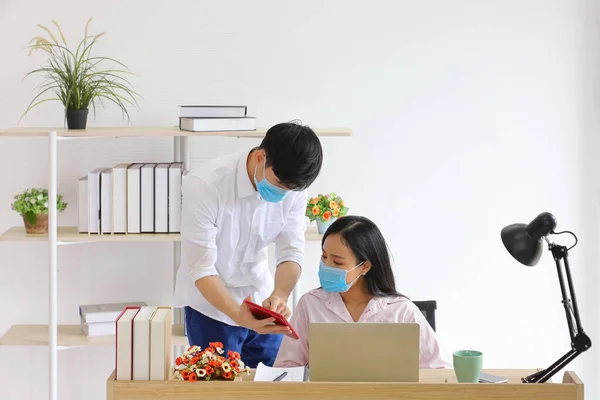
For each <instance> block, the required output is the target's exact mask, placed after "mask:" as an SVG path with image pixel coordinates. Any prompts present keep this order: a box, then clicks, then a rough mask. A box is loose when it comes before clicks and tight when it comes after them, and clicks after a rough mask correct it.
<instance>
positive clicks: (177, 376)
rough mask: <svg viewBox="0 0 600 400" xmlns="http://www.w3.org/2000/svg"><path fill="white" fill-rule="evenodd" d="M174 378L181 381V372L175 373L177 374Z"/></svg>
mask: <svg viewBox="0 0 600 400" xmlns="http://www.w3.org/2000/svg"><path fill="white" fill-rule="evenodd" d="M173 377H174V378H175V379H181V372H179V371H175V374H173Z"/></svg>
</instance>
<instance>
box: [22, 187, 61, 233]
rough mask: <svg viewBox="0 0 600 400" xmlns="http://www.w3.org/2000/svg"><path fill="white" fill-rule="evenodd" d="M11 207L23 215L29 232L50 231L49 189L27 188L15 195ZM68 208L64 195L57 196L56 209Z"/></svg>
mask: <svg viewBox="0 0 600 400" xmlns="http://www.w3.org/2000/svg"><path fill="white" fill-rule="evenodd" d="M14 199H15V201H14V202H13V203H12V204H11V205H10V206H11V208H12V209H13V210H14V211H16V212H17V213H19V214H21V216H23V220H24V222H25V228H26V230H27V232H28V233H44V231H45V232H47V231H48V190H46V189H37V188H33V189H27V190H25V191H24V192H22V193H19V194H17V195H15V197H14ZM66 208H67V203H65V202H64V201H63V197H62V195H57V196H56V209H57V210H58V211H59V212H61V211H64V210H65V209H66Z"/></svg>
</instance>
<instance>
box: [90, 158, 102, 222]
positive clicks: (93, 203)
mask: <svg viewBox="0 0 600 400" xmlns="http://www.w3.org/2000/svg"><path fill="white" fill-rule="evenodd" d="M102 170H103V168H96V169H95V170H93V171H91V172H88V231H89V233H99V232H100V192H101V187H100V184H101V182H100V173H101V172H102Z"/></svg>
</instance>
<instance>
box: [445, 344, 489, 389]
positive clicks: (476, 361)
mask: <svg viewBox="0 0 600 400" xmlns="http://www.w3.org/2000/svg"><path fill="white" fill-rule="evenodd" d="M452 356H453V357H452V358H453V361H454V372H455V373H456V379H457V380H458V381H459V382H470V383H477V382H479V376H480V375H481V369H482V368H483V353H482V352H480V351H477V350H459V351H456V352H454V353H453V354H452Z"/></svg>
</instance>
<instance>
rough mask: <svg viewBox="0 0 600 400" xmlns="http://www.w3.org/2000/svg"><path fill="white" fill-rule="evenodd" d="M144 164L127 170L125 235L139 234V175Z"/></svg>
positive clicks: (135, 165)
mask: <svg viewBox="0 0 600 400" xmlns="http://www.w3.org/2000/svg"><path fill="white" fill-rule="evenodd" d="M143 165H144V164H131V165H130V166H129V168H127V233H140V231H141V224H140V199H141V193H140V190H141V175H140V170H141V168H142V166H143Z"/></svg>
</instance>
